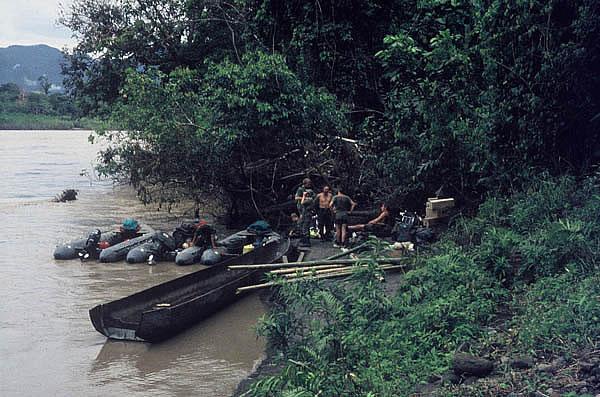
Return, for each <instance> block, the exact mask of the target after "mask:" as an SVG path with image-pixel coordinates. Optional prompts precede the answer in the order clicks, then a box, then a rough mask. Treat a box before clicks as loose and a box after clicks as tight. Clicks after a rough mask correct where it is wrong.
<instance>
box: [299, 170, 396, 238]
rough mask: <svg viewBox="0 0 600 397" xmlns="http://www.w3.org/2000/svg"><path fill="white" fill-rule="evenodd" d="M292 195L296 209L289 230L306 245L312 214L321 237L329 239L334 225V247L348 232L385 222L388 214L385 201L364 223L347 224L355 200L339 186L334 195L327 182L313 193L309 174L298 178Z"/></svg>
mask: <svg viewBox="0 0 600 397" xmlns="http://www.w3.org/2000/svg"><path fill="white" fill-rule="evenodd" d="M294 199H295V200H296V207H297V209H298V213H297V214H296V213H293V214H292V221H293V222H294V224H295V225H296V227H295V228H294V230H293V231H292V233H294V234H296V235H297V237H300V245H301V246H310V230H311V228H312V227H313V225H314V217H315V214H316V224H317V230H318V233H319V235H320V237H321V239H322V240H324V241H329V240H331V238H332V234H333V230H334V229H335V234H334V236H335V241H334V243H333V245H334V247H345V246H347V245H348V236H349V233H350V232H354V231H370V229H375V228H377V227H383V226H385V224H386V221H387V220H388V219H389V216H390V214H389V210H388V208H387V205H386V204H385V203H382V204H381V206H380V214H379V215H378V216H377V217H376V218H374V219H372V220H370V221H369V222H368V223H366V224H358V225H349V223H348V219H349V214H351V213H352V211H354V209H355V208H356V202H354V200H352V199H351V198H350V197H349V196H348V195H346V194H344V193H343V192H342V190H341V189H337V191H336V193H335V195H334V194H333V192H332V190H331V187H330V186H328V185H325V186H323V188H322V190H321V192H319V193H318V194H317V193H315V191H314V190H313V184H312V181H311V180H310V178H305V179H304V180H303V181H302V185H301V186H300V187H299V188H298V190H296V194H295V196H294Z"/></svg>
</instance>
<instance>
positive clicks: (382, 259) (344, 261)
mask: <svg viewBox="0 0 600 397" xmlns="http://www.w3.org/2000/svg"><path fill="white" fill-rule="evenodd" d="M409 259H411V258H410V257H406V258H386V257H380V258H374V259H372V258H358V259H331V260H327V259H319V260H314V261H306V262H288V263H264V264H257V265H232V266H228V268H229V269H232V270H233V269H276V268H280V267H304V266H312V265H344V264H352V263H356V262H360V261H361V260H363V261H371V260H374V261H375V262H378V263H379V262H383V263H393V264H395V263H402V262H406V261H407V260H409Z"/></svg>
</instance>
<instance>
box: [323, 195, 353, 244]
mask: <svg viewBox="0 0 600 397" xmlns="http://www.w3.org/2000/svg"><path fill="white" fill-rule="evenodd" d="M329 206H330V207H331V208H332V209H333V211H334V213H335V243H333V246H334V247H344V246H345V245H346V243H347V241H346V237H347V234H348V214H349V213H351V212H352V210H354V207H356V203H355V202H354V201H353V200H352V199H351V198H350V197H348V196H346V195H345V194H344V193H342V191H341V190H339V189H338V192H337V194H336V195H335V197H334V198H333V199H332V200H331V204H329Z"/></svg>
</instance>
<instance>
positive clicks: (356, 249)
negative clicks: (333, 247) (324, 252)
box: [325, 243, 367, 260]
mask: <svg viewBox="0 0 600 397" xmlns="http://www.w3.org/2000/svg"><path fill="white" fill-rule="evenodd" d="M366 245H367V243H362V244H360V245H357V246H356V247H354V248H352V249H349V250H348V251H344V252H340V253H337V254H335V255H331V256H329V257H327V258H325V260H333V259H338V258H342V257H344V256H346V255H350V254H352V253H353V252H356V251H358V250H360V249H361V248H363V247H365V246H366Z"/></svg>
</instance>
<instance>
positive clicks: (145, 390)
mask: <svg viewBox="0 0 600 397" xmlns="http://www.w3.org/2000/svg"><path fill="white" fill-rule="evenodd" d="M88 135H89V132H86V131H0V175H1V177H0V291H2V293H1V295H0V396H110V395H121V394H123V395H131V396H190V395H194V396H228V395H231V393H232V392H233V390H234V389H235V387H236V386H237V384H238V383H239V382H240V381H241V380H242V379H243V378H244V377H246V376H247V375H248V374H249V373H250V372H251V370H252V368H253V366H254V365H255V363H256V362H257V361H258V360H259V359H260V358H261V356H262V354H263V350H264V342H263V341H262V340H260V339H257V337H256V336H255V332H254V329H253V327H254V326H255V324H256V320H257V318H258V317H260V316H261V315H262V314H263V313H264V310H265V309H264V307H263V306H262V304H261V303H260V301H259V299H258V297H257V296H256V295H254V296H250V297H248V298H245V299H243V300H241V301H239V302H238V303H236V304H234V305H233V306H231V307H229V308H227V309H226V310H224V311H222V312H220V313H218V314H216V315H214V316H212V317H210V318H209V319H207V320H205V321H204V322H202V323H200V324H199V325H197V326H196V327H194V328H192V329H190V330H188V331H186V332H184V333H182V334H180V335H178V336H177V337H175V338H173V339H171V340H168V341H166V342H163V343H161V344H157V345H150V344H145V343H138V342H121V341H109V340H107V339H106V338H105V337H104V336H102V335H101V334H99V333H97V332H96V331H95V330H94V328H93V327H92V324H91V322H90V321H89V317H88V310H89V309H90V308H91V307H93V306H95V305H97V304H99V303H102V302H106V301H110V300H114V299H117V298H120V297H123V296H125V295H128V294H131V293H134V292H136V291H139V290H140V289H143V288H147V287H149V286H152V285H156V284H158V283H161V282H163V281H167V280H170V279H173V278H175V277H178V276H180V275H184V274H187V273H189V272H192V271H195V270H198V269H199V268H200V266H191V267H177V266H175V265H174V264H173V263H159V264H157V265H156V266H152V267H150V266H147V265H145V264H144V265H129V264H126V263H124V262H120V263H115V264H100V263H96V262H85V263H81V262H80V261H79V260H73V261H55V260H54V259H53V258H52V252H53V250H54V247H55V246H56V244H57V243H59V242H64V241H68V240H71V239H74V238H78V237H81V236H84V235H87V233H88V232H89V231H91V230H92V229H94V228H96V227H101V228H102V227H104V226H108V225H114V224H118V223H119V222H120V221H121V220H122V219H123V218H125V217H130V216H133V217H135V218H137V219H138V220H140V221H143V222H145V223H147V224H148V225H150V226H152V227H154V228H157V229H166V230H170V228H172V227H173V226H175V225H176V224H177V223H178V222H179V221H180V218H179V217H178V216H177V213H175V214H173V213H172V214H168V213H165V212H156V211H154V209H153V208H147V207H144V206H143V205H141V204H140V203H139V202H137V201H136V199H135V197H134V196H133V194H132V192H131V191H130V190H129V189H128V188H124V187H113V185H112V183H111V182H110V181H99V180H98V179H97V178H96V177H95V176H94V171H93V166H94V161H95V158H96V152H97V150H98V146H94V145H91V144H89V143H88V141H87V137H88ZM67 188H75V189H78V190H79V196H78V200H77V201H74V202H69V203H53V202H51V201H50V200H51V199H52V198H53V197H54V196H55V195H56V194H58V193H60V192H61V191H62V190H63V189H67Z"/></svg>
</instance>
